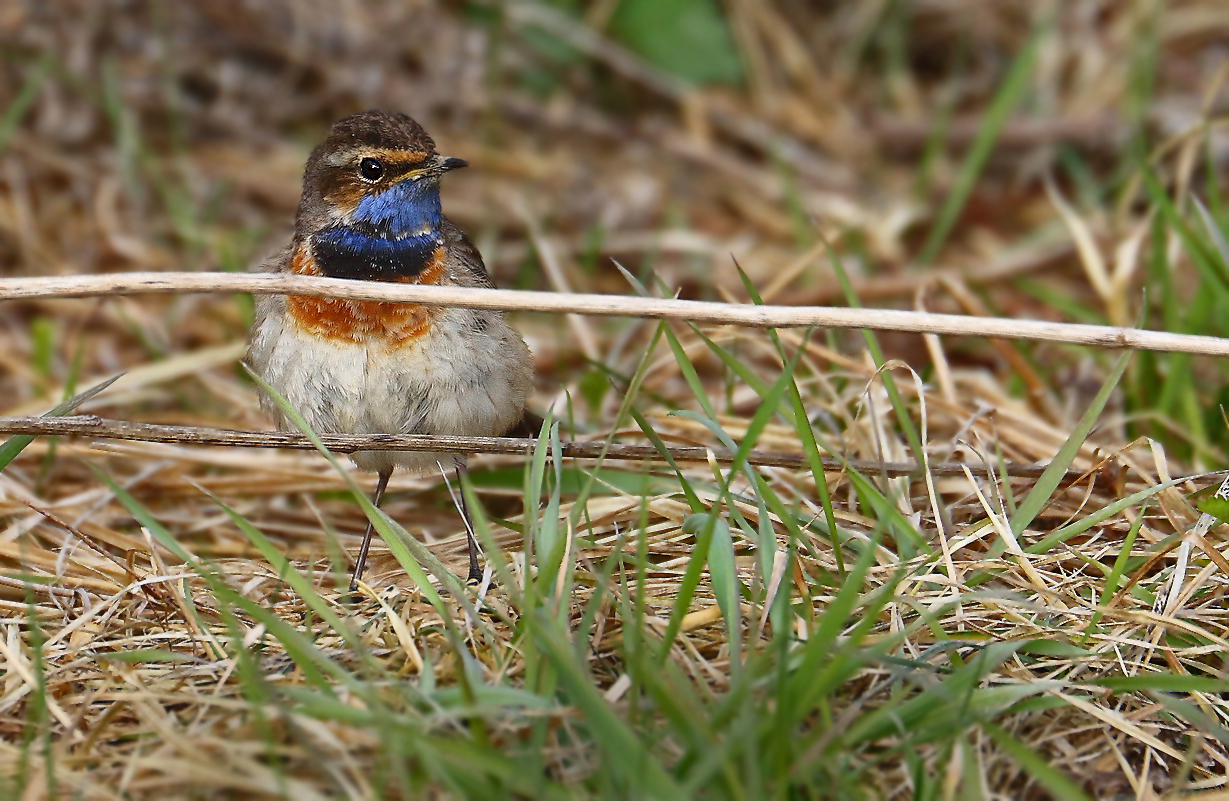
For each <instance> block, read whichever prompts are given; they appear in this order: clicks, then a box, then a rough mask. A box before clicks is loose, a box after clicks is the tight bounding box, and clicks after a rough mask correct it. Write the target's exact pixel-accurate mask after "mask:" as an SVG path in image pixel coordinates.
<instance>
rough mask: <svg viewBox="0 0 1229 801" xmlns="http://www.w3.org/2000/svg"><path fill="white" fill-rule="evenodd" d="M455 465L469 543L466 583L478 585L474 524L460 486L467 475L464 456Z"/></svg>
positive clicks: (479, 567)
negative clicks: (462, 478) (463, 477)
mask: <svg viewBox="0 0 1229 801" xmlns="http://www.w3.org/2000/svg"><path fill="white" fill-rule="evenodd" d="M455 464H456V474H457V496H458V497H459V498H460V499H461V520H462V521H463V522H464V523H465V537H466V539H467V540H468V542H469V577H468V578H467V579H466V581H467V582H469V583H470V584H480V583H481V582H482V567H481V565H479V564H478V537H477V536H475V535H474V523H473V521H472V520H470V519H469V507H468V506H467V505H466V503H465V487H464V486H463V485H462V484H461V477H462V476H464V475H466V474H468V473H469V467H468V465H467V464H466V459H465V457H464V456H458V457H457V459H456V462H455Z"/></svg>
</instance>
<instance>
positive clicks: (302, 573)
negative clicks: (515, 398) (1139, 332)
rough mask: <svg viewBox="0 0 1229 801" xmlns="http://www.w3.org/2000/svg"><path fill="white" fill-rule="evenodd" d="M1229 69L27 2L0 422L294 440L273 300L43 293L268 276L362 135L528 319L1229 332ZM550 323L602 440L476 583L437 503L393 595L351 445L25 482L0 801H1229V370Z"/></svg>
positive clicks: (481, 1) (340, 6) (944, 346)
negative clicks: (317, 149)
mask: <svg viewBox="0 0 1229 801" xmlns="http://www.w3.org/2000/svg"><path fill="white" fill-rule="evenodd" d="M1227 54H1229V5H1226V4H1225V3H1224V2H1223V0H1169V2H1165V1H1164V0H1120V2H1108V1H1107V0H1067V1H1066V2H1052V1H1049V2H1027V1H1026V0H994V1H993V2H991V1H990V0H862V1H861V2H854V1H853V0H845V1H839V0H830V1H829V2H803V1H802V0H597V1H596V2H592V3H580V2H575V1H574V0H573V1H572V2H569V1H568V0H557V2H546V1H545V0H541V1H537V0H535V1H532V2H531V1H530V0H524V1H523V2H512V0H507V2H500V1H499V0H473V2H458V3H442V2H430V1H429V0H422V1H421V2H419V1H418V0H379V1H377V0H372V1H371V2H361V1H360V0H305V1H304V2H292V0H267V2H244V1H243V0H183V1H182V2H179V1H172V0H166V1H165V2H156V1H154V0H149V1H146V2H141V1H133V2H125V1H123V0H48V1H47V2H38V0H24V1H23V0H0V416H8V417H14V416H33V415H42V414H44V413H46V412H48V411H49V410H51V409H53V408H54V407H56V406H57V405H58V404H60V403H61V402H63V401H65V400H66V399H68V398H71V397H73V396H74V395H76V394H77V393H80V392H82V391H83V390H85V389H87V388H89V387H92V386H95V385H96V384H98V383H100V382H102V381H104V380H106V379H108V378H111V377H113V376H115V375H116V374H118V373H123V375H122V377H120V378H119V380H117V381H116V382H115V383H114V384H112V385H110V386H109V387H107V388H106V389H105V390H104V391H103V392H101V393H100V394H98V395H97V396H95V397H92V398H90V399H88V400H86V401H85V402H84V403H83V404H81V405H80V407H79V408H78V409H77V411H78V412H79V413H87V414H94V415H99V416H103V417H107V418H115V419H120V420H128V421H135V422H141V423H159V424H166V425H178V426H199V427H206V428H221V429H251V430H261V429H268V428H269V426H270V423H269V421H268V420H266V419H264V418H263V417H262V416H261V414H260V412H259V410H258V408H257V403H256V389H255V387H254V385H253V383H252V381H251V380H250V379H249V378H248V376H247V375H246V374H245V373H244V371H243V370H242V369H241V367H240V360H241V358H242V356H243V353H244V349H245V341H246V336H247V329H248V325H249V324H250V320H251V311H252V303H251V298H250V296H247V295H233V294H218V293H213V294H179V295H159V296H153V295H128V296H123V297H112V298H105V299H104V298H75V299H43V300H21V301H3V300H2V299H3V291H4V284H3V283H2V279H16V278H23V277H33V276H69V275H81V274H118V273H126V272H136V271H142V272H204V271H228V272H242V271H246V270H248V269H250V268H251V267H252V266H254V265H255V264H258V263H259V262H260V261H261V260H262V259H264V258H265V257H266V256H268V255H269V254H271V253H273V252H274V251H276V250H277V249H279V248H280V247H281V246H282V245H283V244H284V243H285V242H286V241H287V240H288V237H289V235H290V229H291V225H292V222H293V217H294V211H295V206H296V204H297V201H298V194H299V185H300V180H301V176H302V168H303V162H304V159H305V157H306V155H307V152H308V151H309V149H310V148H311V147H312V146H313V145H314V144H315V143H316V142H317V141H318V140H319V139H320V137H321V136H322V135H323V133H324V131H326V130H327V127H328V125H329V124H330V123H331V122H332V121H333V120H335V119H337V118H339V117H342V116H344V115H346V114H349V113H353V112H356V111H361V110H363V109H367V108H386V109H390V110H397V111H404V112H406V113H409V114H410V115H412V116H413V117H415V118H416V119H418V120H419V121H420V122H421V123H423V125H424V127H426V128H427V130H428V131H430V132H431V133H432V135H433V136H434V137H435V139H436V141H437V143H438V144H439V147H440V150H441V152H443V153H446V154H448V155H456V156H460V157H463V158H465V159H467V160H468V161H469V162H470V164H471V168H470V169H468V170H463V171H460V172H458V173H455V174H450V175H449V176H448V177H447V178H446V180H445V182H444V186H443V203H444V210H445V213H446V214H448V215H449V216H450V217H451V218H452V219H453V220H454V221H455V222H457V223H458V224H459V225H460V226H461V227H462V228H463V229H465V230H466V231H467V232H468V233H469V234H470V235H471V237H472V238H473V239H474V241H475V242H476V243H477V245H478V246H479V248H480V249H481V251H482V253H483V255H484V257H485V260H486V264H487V265H488V267H489V269H490V270H491V272H492V274H493V275H494V277H495V279H496V281H497V283H499V285H500V286H501V287H504V288H508V289H518V290H529V289H532V290H546V291H553V292H559V293H566V292H586V293H605V294H615V295H634V294H637V293H639V292H642V291H643V292H646V293H648V294H651V295H655V296H659V295H665V296H673V295H677V296H679V297H682V298H688V299H696V300H708V301H721V302H728V303H736V304H743V303H748V302H752V301H753V300H756V301H757V302H763V303H766V304H778V305H791V306H798V305H834V306H847V305H858V304H860V305H863V306H865V307H868V309H871V308H886V309H910V310H920V311H931V312H942V313H949V314H963V315H970V316H984V317H1002V318H1008V319H1018V320H1048V321H1062V322H1071V323H1094V324H1101V325H1112V326H1121V327H1141V328H1148V329H1154V330H1157V331H1168V332H1174V333H1188V334H1200V335H1207V336H1214V337H1225V336H1226V335H1229V263H1227V262H1226V258H1227V257H1229V247H1226V246H1225V242H1224V236H1223V235H1222V234H1221V233H1220V230H1218V225H1219V226H1223V225H1224V224H1225V223H1226V222H1229V202H1227V199H1229V195H1226V194H1225V193H1224V190H1223V187H1224V185H1225V184H1226V182H1227V181H1229V133H1227V131H1226V127H1227V126H1226V121H1227V120H1229V87H1226V77H1227V75H1229V66H1227V65H1229V59H1227ZM1201 207H1202V208H1204V209H1206V213H1205V212H1201V211H1200V208H1201ZM619 266H621V267H622V268H624V270H626V273H627V274H626V275H625V274H624V272H621V271H620V269H619ZM740 270H741V271H742V274H740ZM629 276H630V277H629ZM753 292H754V294H753ZM755 296H758V298H757V297H755ZM513 321H514V323H515V325H516V327H517V328H518V329H519V330H520V331H521V332H522V333H523V334H524V336H525V338H526V340H527V341H528V342H529V345H530V347H531V348H532V350H533V352H534V355H535V359H536V367H537V374H538V375H537V384H536V392H535V394H534V397H533V400H532V404H531V406H532V408H534V409H535V410H537V411H538V412H541V413H545V412H547V410H550V411H551V413H552V422H554V423H558V429H557V430H555V431H554V432H553V433H552V432H551V431H548V432H546V433H545V434H544V435H543V437H542V438H541V439H540V440H539V441H538V443H537V444H536V445H535V446H534V447H533V450H532V451H529V452H526V453H522V454H513V455H507V454H505V455H494V454H481V455H479V456H477V457H475V458H474V459H473V460H471V478H472V487H468V488H467V489H472V491H473V493H474V494H475V496H476V498H477V499H479V500H480V501H481V504H480V508H481V510H482V513H481V515H480V517H481V520H480V521H479V528H480V529H481V535H482V539H483V541H484V544H485V545H486V552H487V554H488V559H489V562H490V564H491V567H492V574H491V578H492V581H490V582H489V583H485V584H484V585H483V586H482V587H479V588H471V587H463V586H461V585H460V584H459V583H458V582H457V581H455V580H453V578H452V577H453V576H456V575H461V576H463V575H464V560H465V539H464V535H463V532H462V529H461V525H460V519H459V517H458V514H457V510H456V508H455V505H454V502H453V500H452V499H451V497H450V494H449V490H448V488H447V487H446V486H445V485H444V482H443V481H441V480H439V479H438V478H433V477H426V478H422V477H414V476H405V475H400V474H397V475H394V478H393V482H392V484H391V488H390V495H389V498H388V501H387V502H386V504H385V507H384V509H385V511H386V512H387V514H388V517H389V518H390V519H391V521H394V522H393V523H387V524H386V521H381V525H383V526H384V528H385V533H386V534H388V536H387V537H385V538H384V540H385V541H384V542H383V543H380V542H377V547H376V550H375V552H374V556H373V562H372V564H371V565H370V566H369V572H368V575H367V585H368V586H367V587H365V588H364V592H363V595H362V597H361V599H359V600H358V601H357V602H355V601H352V600H348V599H347V593H346V586H345V581H346V575H347V571H348V569H349V562H348V557H347V554H350V555H352V554H353V553H354V552H355V549H356V547H357V543H358V540H359V537H360V536H361V534H362V532H363V528H364V526H365V525H366V519H367V518H366V514H367V513H366V512H365V511H364V507H363V506H362V505H361V504H360V503H359V502H358V501H357V500H356V497H355V495H354V494H353V493H352V486H353V485H352V484H351V483H350V482H351V481H353V482H356V484H357V486H358V488H360V489H361V490H363V491H365V492H368V493H369V492H370V491H371V489H372V488H373V486H374V476H372V475H369V474H365V473H357V472H354V471H352V470H351V469H350V468H349V467H348V466H347V465H348V463H347V462H345V461H344V460H342V461H340V462H339V463H338V464H339V465H340V469H339V468H338V467H337V466H334V465H333V464H330V462H329V461H328V460H326V459H325V458H323V457H322V456H321V455H320V454H318V453H315V452H312V451H302V450H298V451H292V450H277V449H271V448H247V447H203V446H194V445H188V444H168V443H157V442H147V441H119V440H111V439H103V438H96V437H88V436H81V437H50V436H44V437H38V438H31V439H20V438H17V437H14V438H13V439H10V440H9V441H8V442H7V443H6V444H4V445H3V446H2V447H0V670H2V675H3V683H2V685H0V798H14V799H17V798H21V799H39V798H57V799H58V798H65V799H91V800H92V799H167V798H192V799H215V798H253V799H263V798H288V799H314V798H356V799H357V798H362V799H366V798H466V797H469V798H483V799H486V798H572V797H578V798H589V797H603V798H605V797H611V798H688V797H695V798H730V799H758V798H779V799H803V798H890V799H897V798H901V799H903V798H918V799H982V798H985V799H990V798H1001V799H1006V798H1012V799H1031V798H1064V799H1066V798H1072V799H1078V798H1107V799H1108V798H1138V799H1153V798H1162V797H1165V798H1168V797H1179V796H1180V797H1194V798H1202V799H1224V798H1229V779H1227V776H1229V703H1227V702H1226V697H1227V696H1226V693H1227V692H1229V684H1226V678H1227V676H1229V673H1227V670H1229V667H1227V665H1226V652H1227V650H1229V608H1227V607H1226V592H1227V590H1229V544H1227V543H1226V533H1225V526H1224V525H1221V524H1220V523H1219V521H1217V520H1214V519H1213V518H1207V519H1205V520H1204V521H1203V525H1202V526H1196V521H1197V520H1199V518H1200V511H1199V509H1198V508H1197V507H1196V504H1198V503H1199V502H1200V499H1199V498H1192V497H1190V496H1191V494H1192V493H1194V492H1195V491H1197V490H1200V489H1203V488H1206V487H1209V486H1211V487H1215V486H1216V485H1217V484H1218V482H1219V481H1220V478H1221V477H1220V476H1218V475H1213V474H1211V471H1217V470H1222V469H1225V468H1226V467H1229V459H1227V458H1226V449H1227V448H1229V431H1227V430H1226V429H1227V426H1226V419H1225V417H1224V413H1223V411H1222V404H1223V403H1224V402H1225V400H1226V398H1229V392H1227V391H1226V377H1227V376H1229V370H1227V369H1226V365H1225V363H1224V362H1223V360H1220V359H1216V358H1212V357H1205V356H1192V355H1189V354H1184V353H1154V352H1124V351H1111V350H1101V349H1096V348H1090V347H1085V346H1075V345H1068V344H1063V343H1061V342H1060V343H1055V342H1021V341H1008V340H998V339H994V340H991V339H982V338H973V337H939V336H934V335H926V336H922V335H918V334H913V333H901V332H895V333H875V332H872V331H857V330H854V331H848V330H844V331H841V330H815V331H807V330H803V329H798V328H782V329H779V330H776V331H772V330H767V331H766V330H761V329H753V328H743V327H736V326H722V325H709V324H705V325H698V326H696V325H689V324H688V323H687V322H685V321H682V320H671V321H666V322H659V321H656V320H645V319H634V318H619V317H591V316H581V315H560V314H545V313H517V314H515V315H513ZM560 439H562V440H563V441H567V440H569V439H572V440H578V441H586V442H595V443H603V442H605V443H614V444H643V445H650V446H653V448H654V450H655V451H657V452H658V454H659V458H654V459H650V458H639V459H591V458H590V459H572V458H567V459H565V458H563V457H562V456H561V455H560V454H561V449H560V448H559V447H557V446H556V444H555V443H558V441H559V440H560ZM667 446H704V447H708V448H714V449H721V448H729V449H732V450H734V451H738V452H739V453H740V454H741V451H739V449H740V448H743V449H750V448H754V449H757V450H762V451H775V452H787V453H790V454H795V455H799V456H801V459H802V464H804V465H806V466H805V467H780V466H768V465H754V464H748V463H747V462H745V461H744V460H743V459H742V458H741V455H739V456H735V457H734V460H733V461H734V463H733V464H731V463H730V460H729V459H724V460H721V459H710V460H708V461H696V462H679V463H673V464H672V463H670V462H668V461H664V460H663V459H662V458H660V454H661V452H662V450H663V449H665V448H666V447H667ZM727 455H728V454H727ZM820 457H827V458H828V459H829V461H828V462H826V465H827V466H826V468H824V469H815V468H816V467H818V465H819V464H820V462H819V459H820ZM841 460H846V461H848V460H856V464H845V465H842V464H841V463H840V462H841ZM882 463H905V464H907V465H911V466H912V468H913V469H906V470H904V471H903V472H902V471H888V470H885V469H879V468H878V467H877V465H881V464H882ZM1047 465H1049V466H1050V469H1049V470H1046V471H1044V472H1043V471H1042V470H1041V469H1040V468H1042V467H1045V466H1047ZM1029 468H1032V469H1029ZM1205 508H1209V509H1211V510H1212V512H1213V514H1221V516H1224V515H1223V513H1220V512H1218V511H1217V509H1216V507H1214V506H1213V507H1205ZM1209 523H1210V524H1211V525H1210V526H1209V525H1208V524H1209ZM390 526H391V528H390ZM399 527H403V529H400V528H399ZM420 565H421V567H419V566H420ZM407 567H408V568H409V569H408V570H407ZM479 596H481V597H479Z"/></svg>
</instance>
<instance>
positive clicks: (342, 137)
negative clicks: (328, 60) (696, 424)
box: [247, 110, 537, 593]
mask: <svg viewBox="0 0 1229 801" xmlns="http://www.w3.org/2000/svg"><path fill="white" fill-rule="evenodd" d="M465 166H468V165H467V162H466V161H465V160H463V159H460V158H455V157H446V156H442V155H440V154H439V153H437V152H436V146H435V141H434V140H433V139H432V138H431V137H430V136H429V135H428V134H427V132H426V131H425V130H423V128H422V126H421V125H419V124H418V123H417V122H415V121H414V120H413V119H411V118H410V117H408V116H407V115H405V114H400V113H393V112H387V111H374V110H373V111H366V112H363V113H361V114H355V115H353V116H349V117H345V118H344V119H341V120H338V121H337V122H336V123H334V124H333V126H332V127H331V128H330V129H329V132H328V135H327V137H326V138H325V139H324V141H323V142H321V143H320V144H319V145H318V146H317V147H316V148H315V149H314V150H312V152H311V155H310V156H309V157H308V159H307V165H306V167H305V169H304V174H303V192H302V196H301V198H300V201H299V206H298V211H297V213H296V215H295V225H294V235H293V236H292V238H291V241H290V244H289V245H288V246H287V247H285V248H284V249H283V250H281V251H280V252H279V253H277V254H276V255H275V256H273V257H272V258H270V259H268V260H267V261H265V262H264V263H263V264H261V265H260V266H258V267H257V271H263V272H277V273H290V274H295V275H316V276H327V277H331V278H343V279H351V280H366V281H383V282H391V283H405V284H434V285H443V286H461V287H493V286H494V283H493V282H492V280H491V277H490V275H489V274H488V273H487V270H486V266H485V265H484V264H483V261H482V256H481V254H480V253H479V252H478V249H477V248H476V247H474V244H473V243H472V242H471V241H470V240H469V238H468V237H467V236H466V235H465V234H464V232H462V231H461V229H460V228H458V227H457V226H456V225H455V224H453V223H452V222H451V221H450V220H449V219H448V218H447V217H445V216H444V214H443V211H442V209H441V202H440V179H441V178H442V177H443V176H444V175H445V174H446V173H448V172H450V171H452V170H455V169H458V168H461V167H465ZM247 361H248V364H249V365H250V367H251V369H252V370H253V371H254V372H255V373H256V374H257V375H258V376H260V378H261V379H262V380H263V381H264V382H265V383H266V384H267V385H268V386H269V387H271V388H272V389H274V390H276V391H277V393H279V394H280V395H281V396H282V397H284V398H285V400H286V401H287V402H288V404H289V406H290V407H292V408H293V409H295V410H296V411H297V412H298V413H299V414H300V415H302V417H303V418H304V419H305V420H306V421H307V423H308V425H309V426H311V428H312V429H313V430H315V431H316V432H317V433H321V434H390V433H391V434H433V435H447V436H484V437H485V436H502V435H504V434H506V433H508V432H509V431H511V430H512V429H514V428H518V427H522V428H524V427H526V426H531V425H532V422H530V423H526V422H525V421H526V414H527V413H526V411H525V402H526V399H527V398H528V397H529V395H530V393H531V390H532V388H533V381H534V375H533V357H532V354H531V353H530V351H529V348H528V346H527V345H526V344H525V340H524V339H523V338H522V337H521V336H520V334H518V333H517V332H516V331H515V330H514V329H513V328H512V327H511V326H510V325H509V324H508V322H507V320H505V319H504V315H503V313H502V312H498V311H487V310H478V309H459V308H442V307H437V306H429V305H417V304H410V303H383V302H375V301H361V300H346V299H339V298H317V297H304V296H296V295H288V296H285V295H264V296H261V297H260V298H258V300H257V301H256V308H255V314H254V318H253V323H252V330H251V337H250V341H249V344H248V351H247ZM260 405H261V407H262V409H264V411H265V412H266V413H267V414H269V415H270V416H271V417H272V418H273V420H274V422H275V424H276V425H277V427H278V428H279V429H281V430H290V431H293V430H295V427H294V425H293V423H292V422H291V421H290V420H288V419H287V417H286V415H285V414H284V413H283V411H282V408H281V406H280V405H279V404H278V403H276V402H275V401H274V399H273V397H272V396H270V395H269V394H268V393H267V392H262V394H261V400H260ZM532 417H533V416H532V414H531V415H530V418H529V419H530V420H532ZM536 433H537V432H536V431H531V435H533V434H536ZM350 458H351V459H352V460H353V461H354V464H355V466H357V467H358V468H359V469H361V470H366V471H372V472H375V473H376V475H377V481H376V488H375V493H374V496H373V503H374V505H375V506H376V507H377V508H379V507H380V504H381V502H382V501H383V499H384V494H385V491H386V490H387V488H388V482H389V479H390V478H391V476H392V474H393V471H394V469H396V468H402V469H403V470H406V471H409V472H411V473H415V474H424V473H431V472H434V471H435V470H437V469H439V470H447V469H448V467H451V469H452V470H453V471H454V472H455V475H456V478H457V481H458V484H459V483H460V481H461V477H462V475H463V474H464V473H465V471H466V459H467V455H466V454H459V455H458V454H451V453H421V452H406V451H358V452H356V453H353V454H351V455H350ZM446 477H447V475H446V474H445V478H446ZM459 506H460V511H461V517H462V519H463V522H464V524H465V531H466V536H467V540H468V548H469V575H468V580H469V581H470V582H471V583H473V582H477V581H480V580H481V579H482V569H481V566H480V564H479V560H478V544H477V540H476V538H475V536H474V529H473V525H472V522H471V521H470V517H469V512H468V510H467V509H466V508H465V504H464V500H463V496H462V501H461V503H460V504H459ZM372 533H373V526H372V523H371V522H370V521H368V524H367V530H366V533H365V534H364V536H363V541H362V545H361V546H360V549H359V553H358V556H357V558H356V560H355V566H354V574H353V578H352V579H351V581H350V591H351V593H354V592H355V591H356V590H357V588H358V582H359V580H360V579H361V578H362V575H363V570H364V567H365V566H366V562H367V551H368V549H369V548H370V546H371V538H372Z"/></svg>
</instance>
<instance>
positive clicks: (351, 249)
mask: <svg viewBox="0 0 1229 801" xmlns="http://www.w3.org/2000/svg"><path fill="white" fill-rule="evenodd" d="M351 220H352V222H350V223H349V224H345V225H334V226H330V227H328V228H325V229H323V230H322V231H320V232H319V233H317V234H316V235H315V236H314V237H313V238H312V239H313V242H312V246H313V247H312V250H313V254H314V256H315V261H316V265H317V266H318V267H319V268H320V272H321V273H323V274H324V275H326V276H329V277H330V278H351V279H359V280H365V281H391V280H394V279H397V278H413V277H415V276H417V275H418V274H419V273H421V272H422V271H423V270H424V269H425V268H426V267H427V265H428V264H430V263H431V259H432V257H433V256H434V255H435V251H436V249H437V248H439V247H440V246H441V245H442V244H443V241H444V240H443V235H442V234H441V233H440V222H441V220H442V214H441V210H440V193H439V185H438V184H437V183H435V182H434V181H431V180H421V181H408V180H407V181H402V182H401V183H398V184H395V185H394V186H393V187H391V188H390V189H388V190H387V191H385V192H382V193H380V194H378V195H372V196H369V197H365V198H363V199H362V200H361V201H360V202H359V204H358V207H357V208H355V210H354V214H353V215H352V216H351Z"/></svg>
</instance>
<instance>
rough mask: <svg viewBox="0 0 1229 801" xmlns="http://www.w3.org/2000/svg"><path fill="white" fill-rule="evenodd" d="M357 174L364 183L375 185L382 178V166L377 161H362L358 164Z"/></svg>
mask: <svg viewBox="0 0 1229 801" xmlns="http://www.w3.org/2000/svg"><path fill="white" fill-rule="evenodd" d="M358 174H359V175H361V176H363V180H364V181H371V182H372V183H375V182H376V181H378V180H380V179H381V178H383V177H384V164H383V163H382V162H381V161H380V160H379V159H363V160H362V161H360V162H359V163H358Z"/></svg>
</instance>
